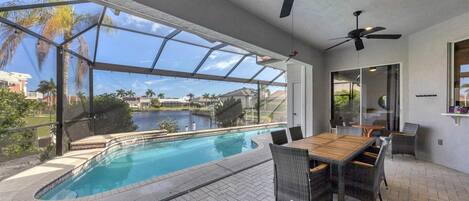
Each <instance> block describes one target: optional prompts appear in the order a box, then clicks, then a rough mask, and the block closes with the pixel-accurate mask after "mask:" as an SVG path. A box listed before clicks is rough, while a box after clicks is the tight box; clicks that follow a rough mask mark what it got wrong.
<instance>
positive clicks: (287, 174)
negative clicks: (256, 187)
mask: <svg viewBox="0 0 469 201" xmlns="http://www.w3.org/2000/svg"><path fill="white" fill-rule="evenodd" d="M269 146H270V151H271V152H272V159H273V161H274V171H275V178H274V179H275V184H274V185H275V189H276V192H275V194H276V195H275V197H276V200H282V201H283V200H295V201H296V200H304V201H309V200H310V196H311V195H310V183H309V156H308V150H304V149H297V148H291V147H285V146H279V145H275V144H269Z"/></svg>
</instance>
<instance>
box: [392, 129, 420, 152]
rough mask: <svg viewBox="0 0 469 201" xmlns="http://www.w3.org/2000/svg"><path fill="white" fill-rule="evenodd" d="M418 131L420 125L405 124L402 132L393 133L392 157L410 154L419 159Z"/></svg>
mask: <svg viewBox="0 0 469 201" xmlns="http://www.w3.org/2000/svg"><path fill="white" fill-rule="evenodd" d="M418 130H419V125H418V124H412V123H405V125H404V128H403V129H402V132H399V133H391V145H392V155H394V154H409V155H412V156H414V158H415V159H417V156H416V154H415V153H416V149H417V146H416V141H417V133H418Z"/></svg>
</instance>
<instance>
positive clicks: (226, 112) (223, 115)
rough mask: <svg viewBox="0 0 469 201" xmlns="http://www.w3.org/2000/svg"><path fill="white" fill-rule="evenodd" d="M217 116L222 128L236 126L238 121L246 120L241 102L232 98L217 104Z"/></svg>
mask: <svg viewBox="0 0 469 201" xmlns="http://www.w3.org/2000/svg"><path fill="white" fill-rule="evenodd" d="M215 116H216V118H217V123H218V124H219V126H221V127H230V126H236V124H237V122H238V120H240V119H243V118H244V112H243V105H242V104H241V100H240V99H234V98H233V97H231V98H229V99H227V100H224V101H223V102H221V103H219V104H217V105H216V106H215Z"/></svg>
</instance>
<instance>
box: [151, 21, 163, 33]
mask: <svg viewBox="0 0 469 201" xmlns="http://www.w3.org/2000/svg"><path fill="white" fill-rule="evenodd" d="M162 28H163V25H161V24H157V23H153V24H152V25H151V31H153V32H157V31H158V30H160V29H162Z"/></svg>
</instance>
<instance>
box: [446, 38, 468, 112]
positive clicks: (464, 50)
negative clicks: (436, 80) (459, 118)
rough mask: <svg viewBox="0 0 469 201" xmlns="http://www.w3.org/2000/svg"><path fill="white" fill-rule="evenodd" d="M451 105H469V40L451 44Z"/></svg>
mask: <svg viewBox="0 0 469 201" xmlns="http://www.w3.org/2000/svg"><path fill="white" fill-rule="evenodd" d="M452 49H453V55H454V56H453V62H454V63H453V71H452V72H453V78H452V86H453V89H452V93H453V95H452V101H451V103H450V104H451V105H455V106H463V107H469V40H464V41H460V42H456V43H454V44H453V48H452Z"/></svg>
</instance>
